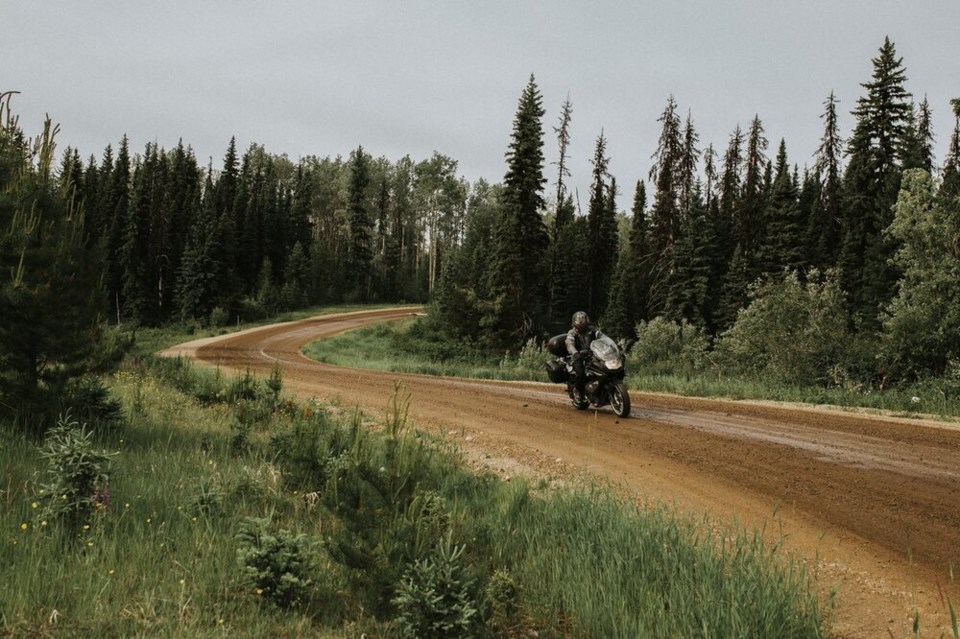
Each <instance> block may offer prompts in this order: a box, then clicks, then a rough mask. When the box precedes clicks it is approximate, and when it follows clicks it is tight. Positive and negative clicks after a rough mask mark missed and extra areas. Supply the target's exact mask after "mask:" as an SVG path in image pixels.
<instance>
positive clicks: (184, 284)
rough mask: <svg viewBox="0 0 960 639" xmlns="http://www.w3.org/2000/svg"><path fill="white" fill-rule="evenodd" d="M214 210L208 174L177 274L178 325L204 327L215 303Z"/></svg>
mask: <svg viewBox="0 0 960 639" xmlns="http://www.w3.org/2000/svg"><path fill="white" fill-rule="evenodd" d="M216 207H217V204H216V195H215V189H214V186H213V180H212V177H211V175H210V173H208V174H207V178H206V186H205V187H204V198H203V201H202V204H201V206H200V208H199V209H198V210H197V215H196V216H195V217H194V219H193V220H192V223H191V225H190V231H189V234H188V237H187V243H186V246H185V248H184V251H183V259H182V260H181V261H180V266H179V269H178V273H177V279H178V282H179V285H178V287H177V305H178V307H179V309H180V318H181V320H182V321H194V322H197V323H199V324H206V322H207V320H208V318H209V317H210V313H211V311H212V310H213V308H214V306H215V305H216V304H217V301H218V298H217V293H218V290H219V286H220V285H221V282H220V280H219V277H220V274H221V273H222V272H223V268H222V265H221V264H220V260H221V259H222V258H223V255H224V251H223V250H222V249H221V248H220V242H221V241H222V238H223V234H222V233H220V219H219V216H218V214H217V208H216Z"/></svg>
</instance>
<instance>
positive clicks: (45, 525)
mask: <svg viewBox="0 0 960 639" xmlns="http://www.w3.org/2000/svg"><path fill="white" fill-rule="evenodd" d="M40 527H41V528H46V527H47V520H46V519H44V520H43V521H41V522H40Z"/></svg>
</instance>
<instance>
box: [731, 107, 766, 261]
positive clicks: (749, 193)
mask: <svg viewBox="0 0 960 639" xmlns="http://www.w3.org/2000/svg"><path fill="white" fill-rule="evenodd" d="M767 145H768V142H767V138H766V136H765V134H764V130H763V124H762V123H761V122H760V116H754V118H753V122H751V123H750V132H749V133H748V134H747V155H746V158H745V161H744V169H745V173H744V179H743V191H742V193H741V196H740V206H738V207H737V208H736V209H735V210H734V219H733V229H732V230H733V237H732V240H733V243H734V245H736V246H739V247H740V254H741V256H742V258H743V260H744V262H745V264H746V268H747V273H748V275H749V277H750V279H753V278H754V277H756V275H758V274H759V265H758V263H757V247H758V244H759V242H760V241H761V239H762V238H763V234H764V232H765V230H764V228H763V221H764V220H763V211H764V208H765V205H766V202H765V201H764V199H765V197H764V196H765V194H766V186H765V185H766V184H767V183H769V182H770V180H768V179H766V178H765V177H764V176H765V174H766V172H767V170H768V166H769V163H768V161H767V157H766V154H765V151H766V150H767Z"/></svg>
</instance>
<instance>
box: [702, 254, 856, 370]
mask: <svg viewBox="0 0 960 639" xmlns="http://www.w3.org/2000/svg"><path fill="white" fill-rule="evenodd" d="M751 298H752V301H751V302H750V305H749V306H748V307H747V308H746V309H744V310H742V311H740V313H739V315H738V316H737V321H736V323H735V324H734V325H733V326H732V327H731V328H730V329H729V330H727V331H726V332H725V333H723V335H721V337H720V341H719V343H718V345H717V350H718V354H719V356H720V361H721V363H722V365H723V366H724V367H726V368H728V369H729V370H732V371H735V372H742V373H747V374H754V375H764V376H768V377H770V378H772V379H774V380H776V381H780V382H785V383H795V384H821V385H826V384H829V383H831V382H832V381H833V380H834V379H836V377H837V372H838V366H839V367H840V369H843V368H845V364H846V360H847V355H848V354H849V350H848V349H850V345H851V343H852V335H851V333H850V331H849V329H848V316H847V311H846V300H845V295H844V293H843V290H842V289H841V287H840V284H839V282H838V281H837V277H836V275H835V274H834V273H832V272H830V273H828V274H827V276H826V277H825V278H821V277H820V276H819V274H818V273H817V272H816V271H813V272H811V273H810V274H809V277H808V281H807V283H806V284H803V283H801V282H800V280H799V278H798V277H797V274H796V273H790V274H788V275H787V276H786V277H785V278H784V279H783V280H781V281H773V280H770V281H766V282H762V283H760V284H758V285H756V286H755V287H753V288H752V289H751Z"/></svg>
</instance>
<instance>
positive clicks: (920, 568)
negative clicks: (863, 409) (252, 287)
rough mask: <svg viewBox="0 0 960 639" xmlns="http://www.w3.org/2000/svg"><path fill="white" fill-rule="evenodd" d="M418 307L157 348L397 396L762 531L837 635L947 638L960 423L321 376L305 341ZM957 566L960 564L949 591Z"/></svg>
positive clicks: (542, 456)
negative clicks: (617, 411) (803, 575)
mask: <svg viewBox="0 0 960 639" xmlns="http://www.w3.org/2000/svg"><path fill="white" fill-rule="evenodd" d="M420 310H422V309H420V308H413V307H411V308H393V309H379V310H369V311H359V312H354V313H341V314H336V315H321V316H317V317H313V318H310V319H305V320H300V321H296V322H290V323H285V324H277V325H272V326H265V327H260V328H255V329H249V330H246V331H242V332H239V333H234V334H230V335H224V336H219V337H215V338H207V339H203V340H197V341H194V342H189V343H187V344H182V345H180V346H177V347H174V348H171V349H168V350H167V351H164V353H162V354H164V355H168V356H176V355H181V356H186V357H191V358H194V359H197V360H199V361H201V362H204V363H207V364H212V365H218V366H221V367H224V368H226V369H233V370H237V371H243V370H246V369H250V370H251V371H253V372H255V373H257V374H262V375H267V374H269V371H270V369H271V368H272V367H273V365H274V363H275V362H278V361H279V362H280V363H281V365H282V369H283V381H284V388H285V389H286V390H287V391H288V392H294V393H296V394H298V395H300V396H304V397H317V398H319V399H321V400H329V399H333V398H339V399H340V401H341V402H342V403H343V405H349V406H354V405H358V406H360V407H361V408H362V409H364V410H366V411H368V412H370V413H371V414H374V415H381V414H383V412H384V411H385V410H386V408H387V404H388V401H389V398H390V396H391V394H392V393H393V392H394V386H395V383H397V382H398V381H399V382H402V383H403V385H404V387H405V388H406V389H407V390H408V391H409V393H410V396H411V404H410V417H411V418H412V419H413V421H414V422H415V423H416V424H417V426H418V427H420V428H423V429H426V430H434V431H439V432H441V433H443V434H445V435H447V436H452V437H457V438H459V439H462V441H463V443H462V447H463V448H464V451H465V453H466V454H467V455H468V456H469V457H470V458H471V459H474V460H480V462H481V463H483V464H485V465H487V466H489V467H490V468H491V469H493V470H496V471H498V472H500V473H501V474H513V473H523V474H527V475H533V476H541V477H553V478H558V477H573V476H576V475H582V474H588V475H594V476H597V477H601V478H604V479H609V480H610V481H611V482H613V483H614V484H615V485H617V486H618V487H619V488H621V489H622V490H624V491H626V492H627V493H628V494H629V495H631V496H632V497H634V498H635V499H637V500H645V501H649V502H662V503H667V504H670V505H674V506H675V507H676V508H677V509H678V510H680V511H681V512H685V513H689V514H691V515H692V516H694V517H697V518H701V517H705V516H706V517H709V518H710V519H711V520H712V521H718V522H721V523H725V524H733V523H736V524H738V525H743V526H750V527H751V528H763V529H764V530H765V531H766V532H767V533H768V534H772V535H773V537H772V538H773V539H776V540H779V541H780V542H781V543H782V544H783V546H784V548H785V550H786V551H788V552H789V553H791V554H792V555H793V556H795V557H797V558H798V559H800V560H803V561H804V562H805V563H806V565H807V567H808V569H810V570H812V571H815V573H816V575H817V587H818V589H819V591H820V592H821V594H822V595H823V598H824V599H825V598H826V597H827V596H828V595H829V593H830V592H831V591H833V592H835V593H836V596H835V600H836V602H837V608H836V611H835V612H834V613H832V615H831V621H832V628H833V630H834V632H835V633H836V634H837V635H838V636H840V637H849V638H860V637H863V638H872V637H888V636H893V637H907V636H911V627H912V623H913V615H914V614H915V613H917V612H919V615H920V623H921V628H922V630H923V636H940V634H941V632H944V633H946V635H947V636H951V633H950V631H949V623H950V619H949V614H948V609H947V604H946V597H950V599H951V600H952V601H953V605H954V607H955V608H960V426H958V425H957V424H955V423H946V422H936V421H929V420H917V419H896V418H892V417H888V416H881V415H873V414H869V415H868V414H863V413H855V412H849V411H839V410H826V409H822V408H814V407H799V406H785V405H776V404H771V403H762V402H739V401H723V400H707V399H692V398H683V397H675V396H668V395H661V394H648V393H639V392H636V391H634V392H631V399H632V403H633V406H634V409H633V413H632V415H631V417H630V419H619V418H617V417H616V416H615V415H614V414H613V413H612V412H611V411H610V410H609V409H606V410H600V411H584V412H580V411H576V410H574V409H573V408H572V406H570V404H569V402H568V401H567V399H566V396H565V394H564V392H563V389H562V388H561V387H560V386H558V385H552V384H543V383H522V382H521V383H516V382H496V381H481V380H464V379H452V378H442V377H429V376H421V375H409V374H400V373H387V372H381V371H373V370H359V369H347V368H339V367H335V366H330V365H326V364H320V363H318V362H315V361H313V360H310V359H308V358H307V357H305V356H304V355H303V354H301V352H300V350H301V348H303V346H304V345H306V344H307V343H309V342H311V341H313V340H316V339H319V338H321V337H325V336H330V335H334V334H337V333H341V332H344V331H347V330H351V329H354V328H358V327H360V326H363V325H366V324H369V323H371V322H376V321H389V320H396V319H400V318H404V317H409V316H410V315H411V314H412V313H414V312H417V311H420ZM951 566H956V567H957V571H958V572H957V577H956V580H953V581H951Z"/></svg>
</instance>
